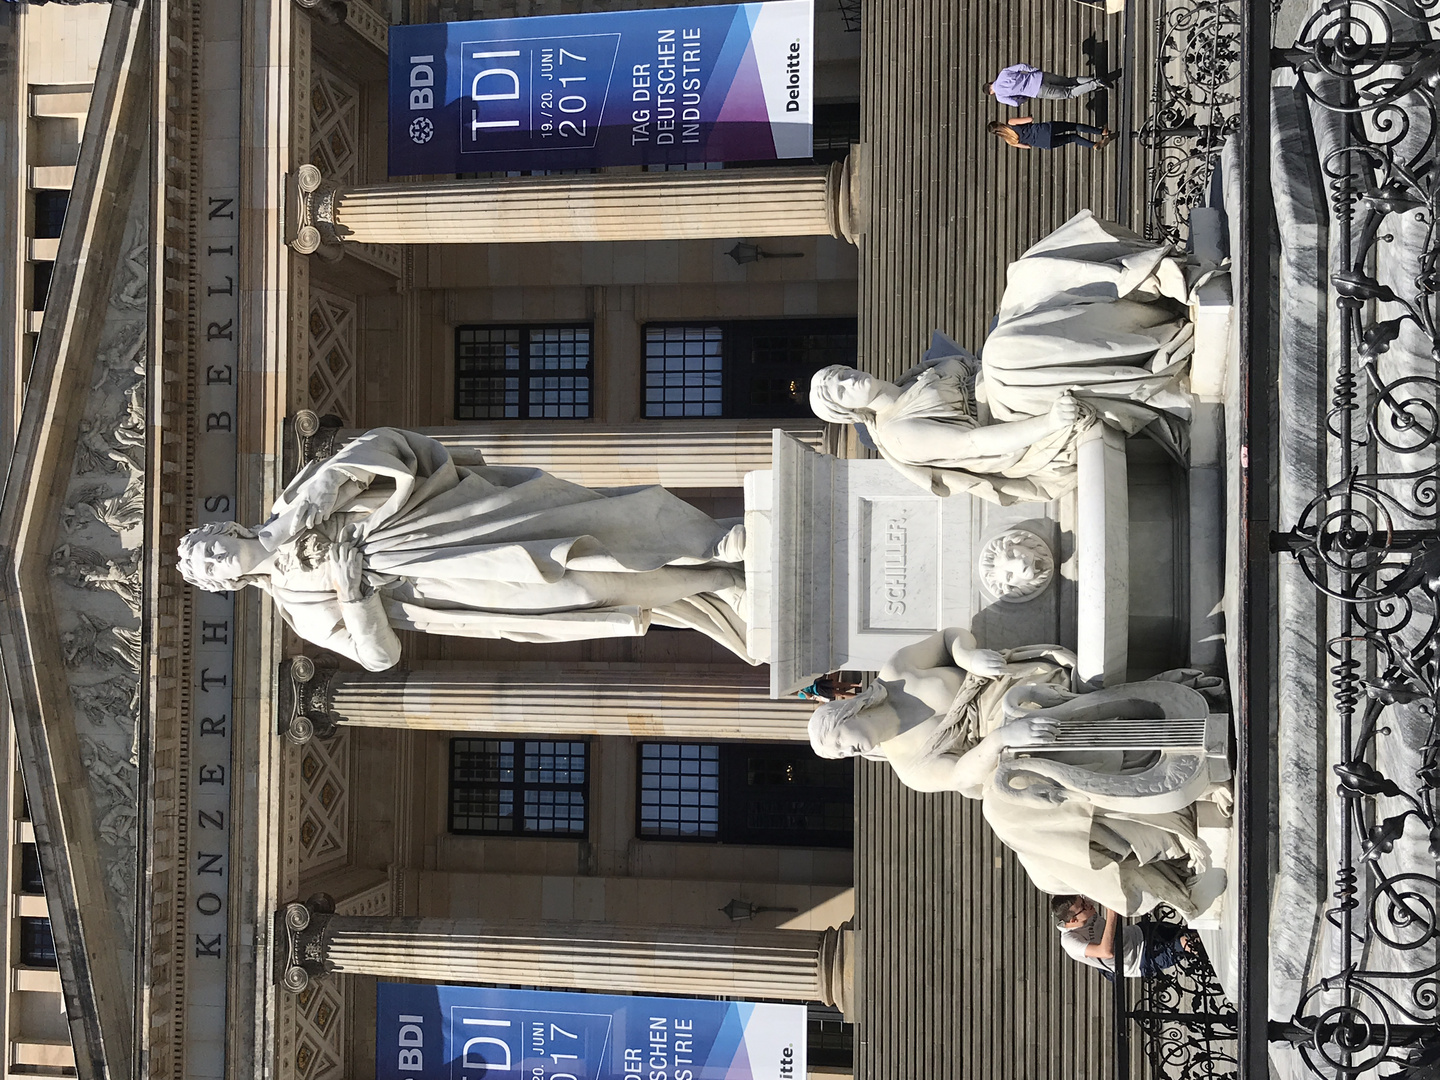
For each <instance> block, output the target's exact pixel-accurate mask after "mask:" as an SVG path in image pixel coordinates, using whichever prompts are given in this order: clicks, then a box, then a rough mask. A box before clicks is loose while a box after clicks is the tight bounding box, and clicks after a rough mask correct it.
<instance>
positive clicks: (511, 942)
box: [277, 897, 854, 1011]
mask: <svg viewBox="0 0 1440 1080" xmlns="http://www.w3.org/2000/svg"><path fill="white" fill-rule="evenodd" d="M328 906H329V905H328V904H327V903H326V902H325V900H324V898H320V897H315V898H312V899H311V901H310V902H309V903H308V904H290V905H288V906H287V907H286V908H285V909H284V911H282V912H280V913H279V914H278V915H277V922H279V924H280V927H279V929H280V936H281V939H282V940H284V941H285V942H286V946H287V950H286V955H285V959H284V965H283V972H282V975H281V978H282V981H283V983H284V985H285V987H286V988H287V989H289V990H291V991H293V992H295V993H299V992H300V991H302V990H304V989H305V987H306V986H308V985H309V983H310V981H311V980H312V979H314V978H316V977H318V976H321V975H324V974H326V973H329V972H337V973H340V974H351V973H353V974H360V975H373V976H376V977H377V978H381V979H411V980H418V981H421V982H436V983H447V982H451V983H453V982H460V983H492V984H493V983H511V982H514V981H516V980H517V979H521V980H523V981H524V982H525V983H527V984H529V985H532V986H543V987H555V988H563V989H574V990H597V991H605V992H610V993H638V994H677V995H682V996H687V995H696V994H703V995H706V996H714V995H722V996H725V997H736V998H749V999H755V998H760V999H769V1000H776V1001H820V1002H823V1003H825V1004H826V1005H835V1006H837V1007H839V1008H840V1009H841V1010H842V1011H844V1010H845V1008H846V1006H847V1005H848V1004H849V1003H850V1001H851V1000H852V997H853V980H854V976H853V973H852V961H851V959H850V957H851V955H852V954H853V944H852V938H853V932H852V931H850V930H848V929H835V928H832V929H829V930H822V931H811V930H753V929H740V930H734V929H723V930H703V929H691V928H688V927H673V926H643V927H642V926H615V925H610V924H607V923H598V922H597V923H552V922H504V923H490V922H486V921H484V920H479V919H413V918H385V917H363V916H344V915H334V914H330V913H329V912H328V911H327V910H326V909H327V907H328Z"/></svg>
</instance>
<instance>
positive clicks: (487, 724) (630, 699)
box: [279, 656, 811, 743]
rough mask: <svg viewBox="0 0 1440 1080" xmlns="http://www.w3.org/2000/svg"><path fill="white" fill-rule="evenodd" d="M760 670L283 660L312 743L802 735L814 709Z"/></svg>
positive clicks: (283, 720) (284, 695) (292, 701)
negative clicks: (783, 696) (337, 738)
mask: <svg viewBox="0 0 1440 1080" xmlns="http://www.w3.org/2000/svg"><path fill="white" fill-rule="evenodd" d="M769 688H770V684H769V680H768V678H767V677H766V675H765V673H764V672H763V671H757V670H753V669H726V668H715V669H711V670H710V671H706V672H676V671H669V670H656V669H654V668H645V667H642V666H640V665H616V666H612V667H609V668H606V669H598V670H597V669H586V668H555V667H542V666H538V665H530V666H521V665H511V666H507V668H506V669H505V670H504V671H491V670H464V671H381V672H370V671H339V670H337V669H335V668H330V667H320V666H317V665H316V664H315V663H313V662H312V661H311V660H310V659H309V658H308V657H303V656H302V657H296V658H295V659H293V660H287V661H286V662H285V663H283V664H282V665H281V667H280V709H279V713H280V724H281V734H283V735H285V736H286V738H288V739H290V740H291V741H292V742H296V743H305V742H308V741H309V740H310V738H312V737H313V736H315V735H319V736H321V737H322V738H323V737H325V736H327V735H330V734H333V733H334V732H335V730H336V729H337V728H338V727H339V726H340V725H342V724H343V725H346V726H351V727H381V728H412V729H421V730H432V731H453V732H455V733H457V734H470V735H512V736H513V735H520V734H534V735H559V736H567V735H573V736H591V735H629V736H635V737H638V738H646V739H683V740H691V741H694V740H706V741H710V742H715V741H721V740H734V741H740V742H800V741H803V740H805V739H806V738H807V737H808V736H807V734H806V723H807V721H808V720H809V718H810V711H811V709H810V707H809V706H807V705H806V704H805V703H804V702H801V701H799V700H797V699H794V698H791V699H789V700H785V701H775V700H772V699H771V697H770V694H769Z"/></svg>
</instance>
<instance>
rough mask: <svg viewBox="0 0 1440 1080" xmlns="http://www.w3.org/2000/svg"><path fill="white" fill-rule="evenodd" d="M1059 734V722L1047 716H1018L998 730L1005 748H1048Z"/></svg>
mask: <svg viewBox="0 0 1440 1080" xmlns="http://www.w3.org/2000/svg"><path fill="white" fill-rule="evenodd" d="M1059 734H1060V722H1059V721H1058V720H1055V719H1053V718H1051V717H1049V716H1044V715H1038V716H1020V717H1016V718H1015V719H1014V720H1011V721H1010V722H1009V723H1007V724H1005V725H1004V726H1003V727H1002V728H1001V729H1000V740H1001V742H1003V743H1004V744H1005V745H1006V746H1011V747H1023V746H1048V745H1050V744H1051V743H1053V742H1054V741H1055V739H1056V736H1058V735H1059Z"/></svg>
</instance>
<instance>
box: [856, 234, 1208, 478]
mask: <svg viewBox="0 0 1440 1080" xmlns="http://www.w3.org/2000/svg"><path fill="white" fill-rule="evenodd" d="M1195 284H1197V283H1196V282H1193V281H1190V280H1188V279H1187V273H1186V269H1185V267H1184V266H1183V265H1182V264H1181V263H1180V262H1179V261H1178V260H1177V259H1175V258H1174V257H1173V256H1172V255H1171V254H1170V249H1169V248H1168V247H1165V246H1164V245H1157V244H1154V243H1151V242H1150V241H1147V240H1144V239H1142V238H1141V237H1139V236H1137V235H1135V234H1134V233H1132V232H1130V230H1128V229H1124V228H1121V227H1120V226H1118V225H1111V224H1108V223H1106V222H1101V221H1099V220H1097V219H1096V218H1095V216H1094V215H1093V214H1092V213H1091V212H1090V211H1088V210H1085V211H1082V212H1081V213H1079V214H1077V215H1076V216H1075V217H1073V218H1071V219H1070V220H1069V221H1067V222H1066V223H1065V224H1064V225H1062V226H1060V228H1058V229H1056V230H1055V231H1054V232H1053V233H1051V234H1050V235H1049V236H1047V237H1045V238H1044V239H1043V240H1041V241H1040V242H1039V243H1037V244H1036V245H1035V246H1034V247H1032V248H1030V249H1029V250H1028V251H1026V252H1025V253H1024V254H1023V255H1021V256H1020V258H1019V259H1017V260H1016V261H1015V262H1013V263H1011V264H1010V267H1009V269H1008V271H1007V282H1006V287H1005V293H1004V295H1003V297H1002V298H1001V302H1000V312H999V314H998V315H997V317H996V320H995V325H994V326H993V327H992V328H991V331H990V334H989V336H988V337H987V338H986V339H985V346H984V349H983V350H982V352H981V357H980V359H979V360H978V361H977V360H976V359H975V357H974V356H972V355H971V354H970V353H968V352H967V351H966V350H965V349H963V348H961V347H960V346H959V345H957V344H955V342H953V341H951V340H950V339H949V338H947V337H946V336H945V335H944V334H941V333H938V332H937V333H936V334H935V335H934V337H933V340H932V342H931V345H930V349H929V350H928V351H927V352H926V353H925V355H924V357H923V358H922V360H921V362H920V363H919V364H918V365H916V366H915V367H913V368H911V369H910V370H909V371H907V372H905V374H903V375H901V376H900V378H899V379H897V380H896V385H897V386H899V387H900V388H901V389H902V390H903V391H904V393H903V394H902V395H901V397H900V398H899V399H898V400H897V401H895V402H894V403H892V404H888V405H884V406H882V407H880V408H877V409H876V410H875V420H874V422H873V423H870V424H868V427H869V429H870V436H871V439H872V440H873V441H874V443H875V446H876V449H878V450H879V451H880V455H881V456H882V457H883V458H885V460H886V461H888V462H889V463H890V464H891V465H892V466H894V468H895V469H896V470H897V471H898V472H900V473H901V474H903V475H905V476H907V477H908V478H910V479H911V480H913V481H914V482H915V483H917V484H919V485H920V486H921V487H923V488H926V489H927V490H930V491H932V492H934V493H935V494H936V495H954V494H958V493H959V492H962V491H964V492H969V493H971V494H974V495H978V496H980V497H981V498H984V499H989V500H991V501H993V502H1000V503H1004V504H1009V503H1013V502H1017V501H1025V502H1045V501H1047V500H1049V499H1053V498H1057V497H1058V496H1060V495H1064V494H1065V493H1066V492H1068V491H1070V490H1072V489H1073V488H1074V487H1075V453H1076V449H1075V448H1076V444H1077V443H1078V442H1079V441H1080V440H1081V439H1083V438H1085V437H1086V436H1087V434H1088V433H1089V432H1091V431H1092V430H1093V429H1094V427H1095V425H1096V423H1097V422H1098V421H1103V422H1105V423H1107V424H1109V425H1111V426H1112V427H1116V428H1119V429H1120V430H1122V431H1124V432H1125V433H1126V434H1132V435H1133V434H1134V433H1135V432H1137V431H1139V430H1140V429H1141V428H1145V427H1147V426H1151V430H1152V431H1153V432H1154V433H1155V434H1156V436H1157V437H1158V438H1159V439H1160V440H1161V441H1162V442H1164V443H1166V444H1167V445H1170V446H1172V447H1174V448H1176V449H1177V451H1178V450H1179V449H1180V448H1181V447H1182V446H1183V444H1184V426H1183V423H1182V421H1185V420H1188V419H1189V415H1190V394H1189V391H1188V387H1187V385H1186V375H1187V373H1188V370H1189V362H1190V355H1191V353H1192V352H1193V351H1194V328H1193V326H1192V325H1191V322H1190V318H1189V312H1188V310H1187V301H1188V297H1189V295H1190V292H1191V290H1192V289H1193V288H1194V286H1195ZM977 367H978V369H979V375H978V378H977V379H976V380H975V389H974V395H973V399H972V396H971V394H970V393H969V392H968V390H967V387H966V385H965V384H966V382H967V381H968V380H969V379H971V378H974V375H973V372H974V370H975V369H976V368H977ZM1066 391H1070V392H1071V393H1072V394H1074V395H1075V397H1076V398H1077V399H1079V401H1080V403H1081V408H1082V414H1081V417H1080V419H1079V420H1078V421H1077V422H1076V423H1075V424H1073V425H1071V426H1070V427H1069V428H1066V429H1063V430H1061V431H1057V432H1053V433H1051V434H1050V435H1047V436H1045V437H1044V438H1042V439H1040V440H1038V441H1036V442H1035V443H1033V444H1032V445H1030V446H1028V447H1026V448H1025V449H1024V450H1021V451H1018V452H1014V453H1008V454H995V455H990V456H981V455H976V454H973V453H966V454H964V455H958V454H957V453H956V452H955V450H954V435H955V434H957V433H963V432H967V431H969V430H971V429H973V428H974V427H975V426H976V425H977V423H978V424H985V423H992V422H1010V421H1016V420H1027V419H1030V418H1032V417H1038V416H1045V415H1046V414H1047V413H1049V411H1050V407H1051V406H1052V405H1054V403H1055V401H1056V399H1057V398H1058V397H1060V395H1061V394H1063V393H1065V392H1066ZM1152 425H1153V426H1152Z"/></svg>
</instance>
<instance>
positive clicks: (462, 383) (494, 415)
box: [455, 326, 592, 420]
mask: <svg viewBox="0 0 1440 1080" xmlns="http://www.w3.org/2000/svg"><path fill="white" fill-rule="evenodd" d="M591 380H592V371H591V355H590V328H589V327H588V326H461V327H458V328H457V329H456V331H455V418H456V419H457V420H535V419H556V420H584V419H588V418H589V416H590V398H591V389H592V383H591Z"/></svg>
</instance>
